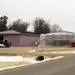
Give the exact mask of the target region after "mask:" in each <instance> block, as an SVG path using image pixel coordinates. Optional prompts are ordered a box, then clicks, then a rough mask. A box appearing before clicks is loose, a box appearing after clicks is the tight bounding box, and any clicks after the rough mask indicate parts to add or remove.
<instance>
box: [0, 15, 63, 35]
mask: <svg viewBox="0 0 75 75" xmlns="http://www.w3.org/2000/svg"><path fill="white" fill-rule="evenodd" d="M7 21H8V17H7V16H5V15H4V16H1V17H0V31H5V30H16V31H19V32H22V33H26V32H28V31H27V29H28V27H29V26H30V23H29V22H24V21H22V20H21V19H17V20H16V21H14V22H12V23H11V24H9V25H7ZM32 25H33V33H34V34H39V35H40V34H45V33H54V32H60V31H62V27H60V26H59V25H58V24H53V25H50V22H49V20H45V19H43V18H41V17H37V18H35V19H34V21H33V23H32Z"/></svg>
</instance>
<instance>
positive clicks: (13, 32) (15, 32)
mask: <svg viewBox="0 0 75 75" xmlns="http://www.w3.org/2000/svg"><path fill="white" fill-rule="evenodd" d="M1 34H2V35H3V34H21V33H20V32H18V31H15V30H7V31H2V32H0V35H1Z"/></svg>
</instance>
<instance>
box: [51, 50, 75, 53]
mask: <svg viewBox="0 0 75 75" xmlns="http://www.w3.org/2000/svg"><path fill="white" fill-rule="evenodd" d="M51 53H53V54H75V50H72V51H52V52H51Z"/></svg>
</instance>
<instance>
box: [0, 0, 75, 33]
mask: <svg viewBox="0 0 75 75" xmlns="http://www.w3.org/2000/svg"><path fill="white" fill-rule="evenodd" d="M3 15H6V16H8V18H9V22H11V21H14V20H17V19H19V18H20V19H22V20H23V21H27V22H32V21H33V20H34V19H35V18H36V17H43V18H44V19H45V20H50V23H51V24H54V23H56V24H58V25H59V26H61V27H62V28H63V29H64V30H66V31H73V32H75V0H0V16H3Z"/></svg>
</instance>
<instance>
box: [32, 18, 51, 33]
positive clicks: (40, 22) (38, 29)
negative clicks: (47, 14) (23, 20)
mask: <svg viewBox="0 0 75 75" xmlns="http://www.w3.org/2000/svg"><path fill="white" fill-rule="evenodd" d="M33 27H34V33H35V34H42V33H49V32H50V31H51V30H50V23H49V21H45V20H44V19H43V18H40V17H38V18H36V19H35V20H34V22H33Z"/></svg>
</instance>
